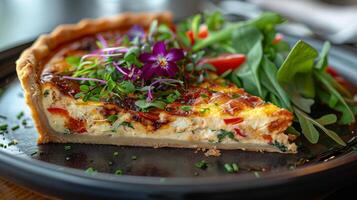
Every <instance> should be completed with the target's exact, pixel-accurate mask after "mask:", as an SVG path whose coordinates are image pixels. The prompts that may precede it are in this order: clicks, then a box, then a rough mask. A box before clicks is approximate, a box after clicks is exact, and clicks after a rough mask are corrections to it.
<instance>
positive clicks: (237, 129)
mask: <svg viewBox="0 0 357 200" xmlns="http://www.w3.org/2000/svg"><path fill="white" fill-rule="evenodd" d="M234 131H235V132H236V134H237V135H239V136H242V137H247V135H246V134H244V133H242V131H241V130H240V129H239V128H235V129H234Z"/></svg>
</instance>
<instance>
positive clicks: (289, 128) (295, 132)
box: [286, 126, 301, 136]
mask: <svg viewBox="0 0 357 200" xmlns="http://www.w3.org/2000/svg"><path fill="white" fill-rule="evenodd" d="M286 132H287V133H290V134H294V135H297V136H300V135H301V133H300V132H299V131H297V130H296V129H295V128H294V127H293V126H289V127H288V128H287V129H286Z"/></svg>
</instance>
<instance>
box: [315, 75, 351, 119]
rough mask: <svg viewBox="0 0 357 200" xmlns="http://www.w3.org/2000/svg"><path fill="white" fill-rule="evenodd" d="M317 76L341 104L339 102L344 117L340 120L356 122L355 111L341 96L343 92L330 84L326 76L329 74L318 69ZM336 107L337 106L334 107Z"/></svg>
mask: <svg viewBox="0 0 357 200" xmlns="http://www.w3.org/2000/svg"><path fill="white" fill-rule="evenodd" d="M314 74H315V77H316V78H317V79H318V80H319V81H320V82H321V83H322V84H323V85H324V86H325V88H326V89H327V90H328V91H329V93H330V94H331V95H333V96H335V97H336V98H337V99H338V100H339V102H340V104H339V108H338V109H339V111H340V112H342V119H343V120H340V123H342V124H351V123H353V122H355V116H354V113H353V112H352V110H351V108H350V107H349V106H348V105H347V103H346V101H345V100H344V98H343V97H342V96H341V94H340V93H339V92H338V91H337V90H336V89H335V88H334V87H333V86H332V85H331V84H330V82H329V81H328V78H326V76H327V74H326V73H324V72H321V71H316V72H315V73H314ZM334 108H336V107H334Z"/></svg>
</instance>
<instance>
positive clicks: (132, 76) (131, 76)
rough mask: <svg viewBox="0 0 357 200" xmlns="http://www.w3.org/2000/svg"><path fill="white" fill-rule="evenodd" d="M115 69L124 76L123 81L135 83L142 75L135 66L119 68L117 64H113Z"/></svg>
mask: <svg viewBox="0 0 357 200" xmlns="http://www.w3.org/2000/svg"><path fill="white" fill-rule="evenodd" d="M113 65H114V66H115V68H116V69H117V70H118V71H119V72H120V73H122V74H123V75H124V80H131V81H135V80H138V79H139V78H140V77H141V75H142V73H143V72H142V70H141V69H139V68H137V67H136V66H135V65H132V66H130V68H124V67H120V66H119V65H118V63H115V62H113Z"/></svg>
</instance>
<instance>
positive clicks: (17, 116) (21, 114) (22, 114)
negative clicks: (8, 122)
mask: <svg viewBox="0 0 357 200" xmlns="http://www.w3.org/2000/svg"><path fill="white" fill-rule="evenodd" d="M23 116H24V112H23V111H21V112H19V113H18V114H17V115H16V118H17V119H21V118H22V117H23Z"/></svg>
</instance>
